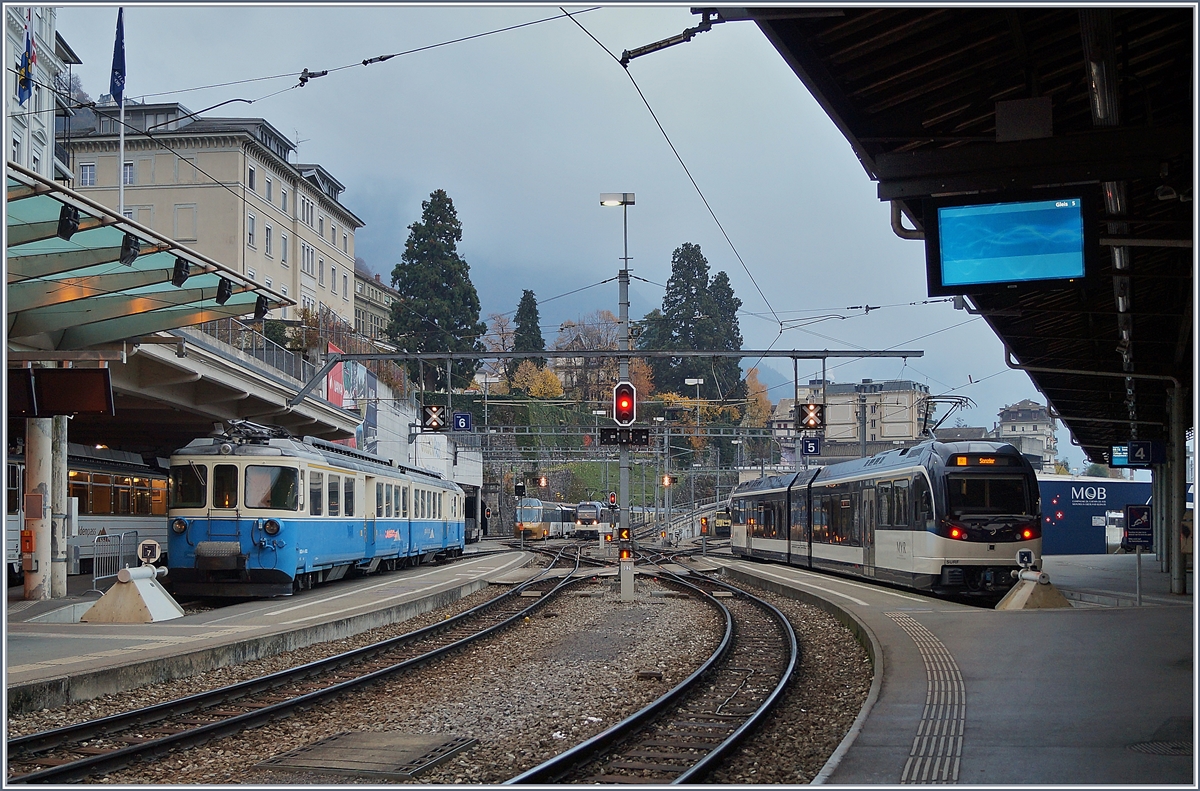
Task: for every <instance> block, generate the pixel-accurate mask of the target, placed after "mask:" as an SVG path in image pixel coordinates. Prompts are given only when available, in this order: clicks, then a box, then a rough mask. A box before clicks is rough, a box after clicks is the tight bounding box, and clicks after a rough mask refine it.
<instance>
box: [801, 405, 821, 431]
mask: <svg viewBox="0 0 1200 791" xmlns="http://www.w3.org/2000/svg"><path fill="white" fill-rule="evenodd" d="M800 426H801V427H802V428H807V429H821V428H825V405H824V404H801V405H800Z"/></svg>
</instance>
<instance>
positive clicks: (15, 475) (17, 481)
mask: <svg viewBox="0 0 1200 791" xmlns="http://www.w3.org/2000/svg"><path fill="white" fill-rule="evenodd" d="M72 474H73V473H72ZM72 483H74V481H72ZM80 510H82V509H80ZM20 511H21V468H20V467H18V466H17V465H15V464H9V465H8V513H9V514H10V515H11V514H16V513H20Z"/></svg>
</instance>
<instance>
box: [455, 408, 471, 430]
mask: <svg viewBox="0 0 1200 791" xmlns="http://www.w3.org/2000/svg"><path fill="white" fill-rule="evenodd" d="M454 430H455V431H470V430H471V413H470V412H455V413H454Z"/></svg>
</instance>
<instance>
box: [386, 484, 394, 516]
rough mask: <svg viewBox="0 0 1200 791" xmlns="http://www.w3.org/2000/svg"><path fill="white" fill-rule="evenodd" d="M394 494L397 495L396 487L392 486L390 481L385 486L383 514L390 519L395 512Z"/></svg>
mask: <svg viewBox="0 0 1200 791" xmlns="http://www.w3.org/2000/svg"><path fill="white" fill-rule="evenodd" d="M394 496H395V489H394V488H392V484H390V483H389V484H386V485H385V486H384V487H383V515H384V516H385V517H387V518H388V519H391V518H392V514H393V513H395V512H394V511H393V510H392V498H393V497H394Z"/></svg>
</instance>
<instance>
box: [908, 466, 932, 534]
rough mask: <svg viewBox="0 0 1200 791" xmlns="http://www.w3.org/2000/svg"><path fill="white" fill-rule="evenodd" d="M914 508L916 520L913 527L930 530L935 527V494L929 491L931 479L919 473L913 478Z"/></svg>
mask: <svg viewBox="0 0 1200 791" xmlns="http://www.w3.org/2000/svg"><path fill="white" fill-rule="evenodd" d="M912 489H913V491H912V500H913V510H914V512H915V514H914V515H915V517H916V519H915V521H914V522H913V527H914V528H916V529H917V530H928V529H931V528H932V527H933V521H934V519H933V494H932V493H931V492H930V491H929V481H927V480H925V478H924V477H922V476H920V475H918V476H917V477H916V478H914V479H913V487H912Z"/></svg>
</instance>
